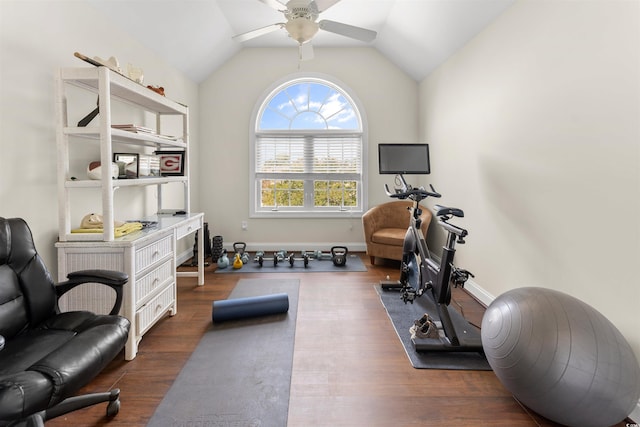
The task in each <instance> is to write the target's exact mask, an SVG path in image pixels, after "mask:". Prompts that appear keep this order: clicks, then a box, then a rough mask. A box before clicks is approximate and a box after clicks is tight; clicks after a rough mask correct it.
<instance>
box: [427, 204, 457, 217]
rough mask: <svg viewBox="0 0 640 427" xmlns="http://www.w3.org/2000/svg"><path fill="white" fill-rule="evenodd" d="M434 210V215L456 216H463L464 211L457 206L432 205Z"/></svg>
mask: <svg viewBox="0 0 640 427" xmlns="http://www.w3.org/2000/svg"><path fill="white" fill-rule="evenodd" d="M433 208H434V209H435V210H436V216H444V215H453V216H457V217H458V218H464V212H463V211H462V209H458V208H448V207H446V206H441V205H435V206H434V207H433Z"/></svg>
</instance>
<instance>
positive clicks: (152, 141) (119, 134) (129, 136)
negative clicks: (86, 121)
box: [63, 127, 187, 148]
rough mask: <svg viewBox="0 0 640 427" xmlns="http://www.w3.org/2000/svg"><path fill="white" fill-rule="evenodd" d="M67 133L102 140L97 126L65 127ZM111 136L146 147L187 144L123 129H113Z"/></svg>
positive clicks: (180, 146)
mask: <svg viewBox="0 0 640 427" xmlns="http://www.w3.org/2000/svg"><path fill="white" fill-rule="evenodd" d="M63 132H64V134H65V135H69V136H76V137H82V138H89V139H95V140H98V141H99V140H100V129H99V128H97V127H65V128H64V130H63ZM111 138H112V140H113V142H114V143H121V144H131V145H137V146H146V147H155V148H162V147H174V148H186V147H187V144H186V143H185V142H184V141H182V140H178V141H174V140H172V139H169V138H164V137H160V136H157V135H154V134H150V133H135V132H129V131H126V130H121V129H111Z"/></svg>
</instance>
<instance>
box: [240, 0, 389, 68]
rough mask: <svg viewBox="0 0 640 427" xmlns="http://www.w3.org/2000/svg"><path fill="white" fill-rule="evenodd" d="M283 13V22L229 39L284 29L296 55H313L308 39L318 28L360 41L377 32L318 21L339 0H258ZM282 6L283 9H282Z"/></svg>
mask: <svg viewBox="0 0 640 427" xmlns="http://www.w3.org/2000/svg"><path fill="white" fill-rule="evenodd" d="M258 1H260V2H261V3H264V4H266V5H267V6H270V7H272V8H274V9H276V10H277V11H279V12H282V13H283V14H284V17H285V18H286V20H287V22H279V23H275V24H271V25H267V26H266V27H262V28H258V29H255V30H252V31H249V32H246V33H242V34H238V35H236V36H233V40H236V41H238V42H245V41H247V40H251V39H254V38H256V37H260V36H263V35H265V34H269V33H271V32H273V31H277V30H280V29H285V30H286V31H287V33H288V34H289V37H291V38H292V39H294V40H295V41H296V42H298V46H299V49H300V59H301V60H307V59H312V58H313V48H312V47H311V43H309V41H310V40H311V39H312V38H313V36H315V35H316V33H317V32H318V30H324V31H329V32H331V33H335V34H340V35H342V36H346V37H350V38H352V39H356V40H360V41H363V42H367V43H369V42H372V41H373V40H375V38H376V35H377V33H376V32H375V31H372V30H367V29H366V28H361V27H355V26H353V25H348V24H343V23H341V22H336V21H330V20H328V19H323V20H320V21H318V17H319V15H320V13H322V12H324V11H325V10H327V9H329V8H330V7H331V6H333V5H335V4H336V3H338V2H339V1H340V0H289V1H288V2H287V3H286V4H285V3H282V2H281V1H279V0H258ZM283 7H284V8H285V9H283Z"/></svg>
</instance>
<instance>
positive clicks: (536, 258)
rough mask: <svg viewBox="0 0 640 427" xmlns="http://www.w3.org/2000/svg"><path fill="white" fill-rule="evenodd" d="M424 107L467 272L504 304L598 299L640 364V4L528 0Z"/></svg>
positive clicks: (423, 94)
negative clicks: (522, 295) (541, 297)
mask: <svg viewBox="0 0 640 427" xmlns="http://www.w3.org/2000/svg"><path fill="white" fill-rule="evenodd" d="M420 106H421V113H420V120H421V135H422V136H424V137H425V139H426V140H427V141H428V142H429V143H430V144H431V149H432V169H433V175H432V176H431V180H432V182H433V183H434V184H435V185H437V188H438V189H439V190H440V191H441V192H442V193H443V198H442V199H441V200H440V201H439V202H442V203H443V204H450V205H454V206H457V207H460V208H462V209H463V210H464V211H465V214H466V215H465V218H464V220H462V221H460V222H461V223H462V224H464V226H466V227H468V228H469V238H468V239H467V244H466V245H465V246H462V247H460V250H459V252H458V255H459V263H458V264H459V265H460V266H462V267H465V268H468V269H469V270H470V271H472V272H473V273H475V274H476V278H475V281H476V282H477V283H478V284H479V285H480V286H481V287H482V288H483V289H485V290H486V291H488V292H489V294H491V295H493V296H498V295H499V294H501V293H503V292H505V291H507V290H510V289H513V288H518V287H523V286H541V287H546V288H554V289H558V290H560V291H563V292H565V293H568V294H570V295H573V296H575V297H577V298H579V299H581V300H583V301H585V302H586V303H588V304H590V305H592V306H593V307H595V308H596V309H597V310H599V311H600V312H601V313H602V314H604V315H605V316H606V317H607V318H608V319H609V320H611V321H612V322H613V323H614V324H615V325H616V326H617V327H618V328H619V329H620V331H621V332H622V333H623V335H624V336H625V337H626V338H627V340H628V341H629V342H630V344H631V345H632V347H633V349H634V351H635V353H636V355H637V356H638V357H639V358H640V329H639V328H638V324H639V323H638V315H637V312H638V305H639V304H640V286H639V283H638V273H637V265H638V260H639V259H640V232H639V230H640V227H639V225H640V197H639V196H640V173H639V170H640V3H639V2H637V1H619V0H615V1H558V2H556V1H553V2H552V1H520V2H518V3H516V4H515V5H514V6H513V7H511V8H510V9H508V10H507V11H506V12H505V13H504V14H503V15H502V16H501V17H500V18H498V20H497V21H495V22H494V23H493V24H492V25H491V26H490V27H489V28H487V29H486V30H485V31H483V32H482V33H481V34H480V35H479V36H478V37H476V38H475V39H474V40H473V41H472V42H471V43H469V44H468V45H467V46H466V47H465V48H464V49H462V50H461V51H459V52H458V53H457V54H456V55H454V56H453V57H452V58H450V60H449V61H447V62H446V63H445V64H444V65H443V66H441V67H440V68H439V69H438V70H437V71H436V72H434V73H433V74H432V75H430V76H429V77H428V78H427V79H425V80H424V81H423V82H422V84H421V85H420ZM432 230H433V228H432ZM430 231H431V230H430ZM436 232H437V230H436V231H434V233H433V234H431V240H432V241H433V242H435V241H440V242H441V241H442V235H441V234H440V233H438V234H436ZM434 245H435V243H434V244H433V245H432V246H434Z"/></svg>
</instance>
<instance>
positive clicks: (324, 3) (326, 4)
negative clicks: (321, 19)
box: [314, 0, 340, 12]
mask: <svg viewBox="0 0 640 427" xmlns="http://www.w3.org/2000/svg"><path fill="white" fill-rule="evenodd" d="M339 1H340V0H314V3H315V4H316V7H317V8H318V12H324V11H325V10H327V9H329V8H330V7H331V6H333V5H334V4H336V3H338V2H339Z"/></svg>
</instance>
